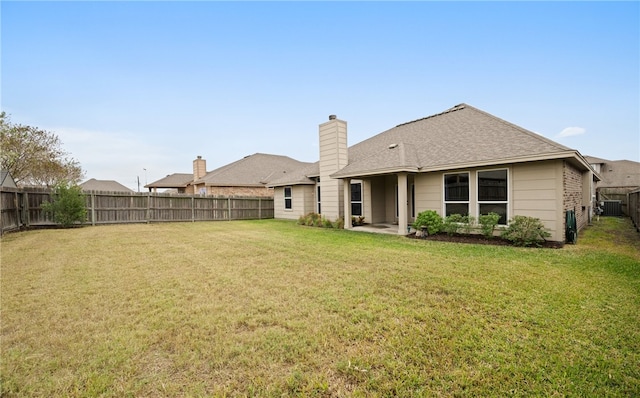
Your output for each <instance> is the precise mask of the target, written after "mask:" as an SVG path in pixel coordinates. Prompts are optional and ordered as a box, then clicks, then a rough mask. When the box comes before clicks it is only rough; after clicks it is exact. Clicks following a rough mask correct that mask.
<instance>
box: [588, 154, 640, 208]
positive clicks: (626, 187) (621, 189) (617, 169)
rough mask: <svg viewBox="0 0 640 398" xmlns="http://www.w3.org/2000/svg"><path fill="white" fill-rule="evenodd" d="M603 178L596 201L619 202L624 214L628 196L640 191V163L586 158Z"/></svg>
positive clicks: (592, 157)
mask: <svg viewBox="0 0 640 398" xmlns="http://www.w3.org/2000/svg"><path fill="white" fill-rule="evenodd" d="M585 159H586V160H587V161H588V162H589V164H590V165H591V167H593V169H594V170H595V171H596V173H598V175H599V176H600V177H601V181H598V183H597V185H596V200H597V201H598V202H599V201H605V200H619V201H620V202H621V210H622V213H623V214H627V215H628V214H629V212H628V209H627V194H628V193H629V192H632V191H635V190H638V189H640V163H639V162H633V161H631V160H606V159H601V158H596V157H594V156H585Z"/></svg>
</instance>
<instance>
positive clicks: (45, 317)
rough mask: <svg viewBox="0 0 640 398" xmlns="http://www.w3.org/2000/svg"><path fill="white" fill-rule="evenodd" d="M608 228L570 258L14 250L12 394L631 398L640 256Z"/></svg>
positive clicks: (498, 252)
mask: <svg viewBox="0 0 640 398" xmlns="http://www.w3.org/2000/svg"><path fill="white" fill-rule="evenodd" d="M614 220H617V219H614ZM611 221H612V220H607V219H603V221H602V222H601V223H599V224H596V225H594V227H592V228H590V229H589V230H588V231H586V232H585V234H583V236H581V240H580V241H579V244H578V245H577V246H565V249H562V250H547V249H521V248H511V247H495V246H480V245H456V244H448V243H438V242H424V241H416V240H409V239H405V238H401V237H395V236H387V235H372V234H366V233H355V232H349V231H337V230H325V229H314V228H306V227H300V226H297V225H295V223H292V222H283V221H275V220H269V221H249V222H218V223H180V224H152V225H122V226H108V227H90V228H81V229H72V230H42V231H30V232H28V233H17V234H10V235H7V236H5V237H3V238H2V269H1V271H2V274H1V278H2V280H1V282H2V291H1V300H2V301H1V304H2V319H1V320H2V341H1V348H2V363H1V367H0V370H1V373H0V377H1V379H0V382H1V383H2V387H1V388H2V390H1V392H2V395H6V396H60V395H63V396H98V395H99V396H185V395H189V396H194V395H199V396H223V395H224V396H247V395H249V396H298V395H303V396H352V395H356V396H389V395H400V396H408V395H445V396H448V395H474V396H475V395H480V396H487V395H491V396H496V395H507V394H516V395H544V396H547V395H578V396H584V395H597V396H605V395H606V396H629V395H637V394H638V393H639V392H640V373H639V371H638V368H637V366H636V365H637V363H640V343H639V342H640V335H639V332H638V331H639V330H640V319H639V317H638V311H637V309H638V308H639V307H640V288H639V286H640V285H639V284H640V266H639V265H638V264H639V263H640V250H638V249H637V248H634V247H633V245H632V244H629V243H625V242H610V241H609V240H608V237H609V236H611V234H612V233H613V232H611V231H619V230H621V229H624V228H628V227H629V226H628V225H619V224H616V223H615V222H611Z"/></svg>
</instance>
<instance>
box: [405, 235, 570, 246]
mask: <svg viewBox="0 0 640 398" xmlns="http://www.w3.org/2000/svg"><path fill="white" fill-rule="evenodd" d="M407 238H410V239H422V240H433V241H439V242H454V243H475V244H477V245H494V246H515V245H514V244H513V243H512V242H511V241H508V240H506V239H502V238H500V237H499V236H495V237H493V238H491V239H489V238H486V237H485V236H484V235H477V234H454V235H448V234H445V233H440V234H435V235H429V236H422V237H417V236H416V234H415V233H412V234H409V235H407ZM563 246H564V243H562V242H553V241H545V242H543V243H540V247H543V248H547V249H561V248H562V247H563ZM534 247H538V246H534Z"/></svg>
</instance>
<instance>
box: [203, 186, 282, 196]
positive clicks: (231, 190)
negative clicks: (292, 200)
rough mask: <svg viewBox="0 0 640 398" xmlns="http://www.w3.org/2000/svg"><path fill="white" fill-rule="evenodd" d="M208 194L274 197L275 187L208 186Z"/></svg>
mask: <svg viewBox="0 0 640 398" xmlns="http://www.w3.org/2000/svg"><path fill="white" fill-rule="evenodd" d="M207 195H213V196H259V197H263V198H273V188H266V187H207Z"/></svg>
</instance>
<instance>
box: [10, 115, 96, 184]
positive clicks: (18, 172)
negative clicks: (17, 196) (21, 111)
mask: <svg viewBox="0 0 640 398" xmlns="http://www.w3.org/2000/svg"><path fill="white" fill-rule="evenodd" d="M0 167H1V168H2V170H8V171H9V172H10V173H11V176H12V177H13V179H14V180H15V181H16V184H18V185H19V186H29V185H37V186H47V187H51V186H54V185H56V184H58V183H60V182H67V183H70V184H77V183H79V182H80V180H81V179H82V177H83V174H84V172H83V171H82V168H81V167H80V163H79V162H78V161H76V160H75V159H73V158H72V157H70V155H69V153H67V152H66V151H65V150H64V149H62V141H60V139H59V138H58V136H57V135H55V134H53V133H50V132H48V131H44V130H40V129H39V128H37V127H32V126H23V125H20V124H13V123H11V121H10V120H9V117H8V116H7V114H6V113H5V112H0Z"/></svg>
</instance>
